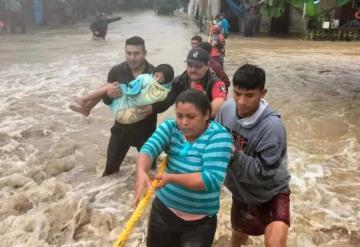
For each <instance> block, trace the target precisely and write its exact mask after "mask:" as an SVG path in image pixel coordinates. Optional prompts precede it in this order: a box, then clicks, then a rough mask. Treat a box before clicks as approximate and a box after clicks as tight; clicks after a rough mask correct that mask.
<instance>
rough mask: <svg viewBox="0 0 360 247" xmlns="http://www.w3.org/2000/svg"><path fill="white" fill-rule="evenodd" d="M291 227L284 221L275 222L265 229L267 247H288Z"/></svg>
mask: <svg viewBox="0 0 360 247" xmlns="http://www.w3.org/2000/svg"><path fill="white" fill-rule="evenodd" d="M288 229H289V226H288V225H287V224H285V223H284V222H282V221H273V222H271V223H270V224H269V225H267V226H266V228H265V236H264V238H265V246H266V247H286V246H287V235H288Z"/></svg>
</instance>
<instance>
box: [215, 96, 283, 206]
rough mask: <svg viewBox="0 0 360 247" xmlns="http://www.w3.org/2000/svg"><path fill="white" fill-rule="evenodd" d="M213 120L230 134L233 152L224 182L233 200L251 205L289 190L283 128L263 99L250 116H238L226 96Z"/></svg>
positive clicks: (276, 114)
mask: <svg viewBox="0 0 360 247" xmlns="http://www.w3.org/2000/svg"><path fill="white" fill-rule="evenodd" d="M215 121H217V122H219V123H221V124H222V125H223V126H224V127H226V128H227V129H228V130H229V131H230V132H231V134H232V136H233V142H234V145H235V148H236V152H235V155H234V157H233V159H232V161H231V163H230V165H229V168H228V173H227V176H226V178H225V185H226V187H227V188H228V189H229V190H230V191H231V192H232V195H233V197H234V198H235V199H236V200H238V201H239V202H241V203H243V204H246V205H254V204H259V203H263V202H267V201H270V200H271V199H272V198H273V197H274V196H275V195H276V194H278V193H281V192H287V191H288V190H289V181H290V175H289V172H288V170H287V152H286V149H287V140H286V131H285V127H284V125H283V123H282V121H281V119H280V115H279V114H278V113H276V112H275V111H273V110H272V109H271V108H270V107H269V106H268V104H267V102H266V101H265V100H261V102H260V105H259V107H258V109H257V111H256V112H255V113H254V114H253V115H252V116H250V117H246V118H239V117H238V115H237V110H236V104H235V102H234V100H233V99H229V100H227V101H226V102H225V103H224V105H223V106H222V108H221V109H220V111H219V112H218V114H217V116H216V118H215Z"/></svg>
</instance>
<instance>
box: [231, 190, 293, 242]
mask: <svg viewBox="0 0 360 247" xmlns="http://www.w3.org/2000/svg"><path fill="white" fill-rule="evenodd" d="M273 221H282V222H284V223H285V224H287V225H288V226H290V192H285V193H279V194H277V195H275V196H274V197H273V198H272V199H271V200H270V201H269V202H265V203H260V204H256V205H251V206H249V205H246V204H242V203H241V202H239V201H237V200H236V198H233V202H232V205H231V226H232V228H233V229H234V230H236V231H238V232H242V233H245V234H247V235H253V236H259V235H263V234H264V233H265V228H266V226H267V225H269V224H270V223H271V222H273Z"/></svg>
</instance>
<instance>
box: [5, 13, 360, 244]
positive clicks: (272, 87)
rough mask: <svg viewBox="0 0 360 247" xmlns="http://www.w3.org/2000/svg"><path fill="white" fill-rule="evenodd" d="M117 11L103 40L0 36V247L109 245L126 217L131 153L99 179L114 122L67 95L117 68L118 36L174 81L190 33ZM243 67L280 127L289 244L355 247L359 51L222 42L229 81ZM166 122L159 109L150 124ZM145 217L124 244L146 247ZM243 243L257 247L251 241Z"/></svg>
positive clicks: (352, 45) (73, 32) (72, 34)
mask: <svg viewBox="0 0 360 247" xmlns="http://www.w3.org/2000/svg"><path fill="white" fill-rule="evenodd" d="M118 14H119V15H121V16H122V17H123V19H122V20H121V21H119V22H115V23H112V24H110V26H109V31H108V35H107V39H106V41H104V42H101V41H93V40H92V39H91V35H90V30H89V28H88V25H89V23H87V22H82V23H79V24H77V25H74V26H71V27H63V28H56V29H50V28H48V29H40V30H36V31H32V32H30V33H29V34H26V35H0V221H1V224H0V246H1V247H2V246H4V247H10V246H28V247H46V246H69V247H70V246H74V247H80V246H84V247H85V246H89V247H92V246H94V247H95V246H96V247H97V246H111V245H112V243H113V242H114V241H115V240H116V238H117V235H118V234H119V233H120V231H121V230H122V229H123V227H124V225H125V223H126V221H127V219H128V218H129V216H130V215H131V212H132V208H131V200H132V198H133V188H134V175H135V165H134V164H135V159H136V151H135V150H131V151H130V152H129V154H128V156H127V158H126V160H125V162H124V163H123V165H122V166H121V169H120V172H119V173H118V174H116V175H113V176H109V177H106V178H101V177H100V175H101V173H102V170H103V168H104V163H105V157H106V148H107V142H108V139H109V136H110V128H111V126H112V124H113V116H112V114H111V112H110V110H109V109H108V108H107V106H105V105H103V104H99V105H98V106H97V107H96V108H95V109H94V110H93V111H92V113H91V115H90V117H83V116H81V115H80V114H78V113H75V112H72V111H71V110H69V109H68V106H69V103H70V98H71V97H72V96H74V95H81V94H84V93H86V92H89V91H91V90H92V89H95V88H96V87H97V86H99V85H101V84H102V83H103V82H105V81H106V77H107V73H108V71H109V69H110V68H111V67H112V66H113V65H115V64H117V63H119V62H122V61H123V60H124V42H125V39H126V38H128V37H130V36H133V35H139V36H142V37H143V38H144V39H145V40H146V46H147V51H148V53H147V59H148V60H149V61H150V62H151V63H152V64H154V65H156V64H159V63H170V64H172V65H173V66H174V68H175V71H176V73H177V74H179V73H181V72H182V71H183V70H184V69H185V63H184V60H185V58H186V54H187V52H188V50H189V48H190V38H191V36H192V35H194V34H198V33H197V29H196V27H194V25H193V24H192V22H191V21H189V19H188V18H187V17H186V16H183V15H179V14H176V15H175V16H155V15H154V14H153V12H152V11H137V12H122V13H118ZM203 37H204V38H205V39H206V36H205V35H203ZM244 63H252V64H256V65H259V66H261V67H263V68H264V69H265V70H266V72H267V86H266V87H267V89H268V94H267V95H266V99H267V100H268V102H269V103H270V104H271V105H272V106H273V108H275V109H277V110H278V111H279V112H280V113H281V115H282V118H283V120H284V122H285V125H286V128H287V134H288V146H289V148H288V153H289V170H290V172H291V175H292V180H291V227H290V231H289V240H288V245H289V246H299V247H300V246H301V247H303V246H306V247H308V246H309V247H311V246H324V247H325V246H326V247H327V246H358V244H359V242H360V224H359V222H360V162H359V160H360V143H359V141H360V128H359V126H360V47H359V44H358V43H356V42H310V41H304V40H301V39H273V38H265V37H261V38H243V37H241V36H236V35H233V36H232V37H230V38H229V39H228V40H227V45H226V58H225V69H226V72H227V73H228V75H229V76H230V77H231V76H232V74H233V73H234V71H235V70H236V69H237V68H238V67H239V66H240V65H242V64H244ZM231 89H232V88H231V87H230V91H231ZM231 95H232V94H231V92H230V94H229V97H231ZM173 115H174V114H173V108H170V109H169V110H168V111H166V112H165V113H163V114H161V115H160V117H159V121H162V120H164V119H165V118H168V117H171V116H173ZM230 205H231V195H230V194H229V192H228V191H227V190H226V189H224V190H223V192H222V200H221V209H220V212H219V218H218V219H219V220H218V222H219V223H218V229H217V233H216V237H215V243H214V246H224V247H225V246H229V245H230V243H229V239H230V233H231V226H230V218H229V212H230ZM147 214H148V211H147V213H146V214H145V215H144V216H143V217H142V220H141V221H140V222H139V223H138V224H137V226H136V228H135V229H134V231H133V233H132V234H131V237H130V239H129V241H128V245H127V246H134V247H135V246H145V239H146V226H147ZM249 246H263V240H262V238H261V237H256V238H251V239H250V241H249Z"/></svg>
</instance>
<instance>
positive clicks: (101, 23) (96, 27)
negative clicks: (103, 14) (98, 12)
mask: <svg viewBox="0 0 360 247" xmlns="http://www.w3.org/2000/svg"><path fill="white" fill-rule="evenodd" d="M119 20H121V17H114V18H106V19H101V18H96V19H95V21H93V22H92V23H91V25H90V29H91V31H92V32H93V36H94V37H99V38H102V39H105V36H106V33H107V29H108V25H109V24H110V23H111V22H115V21H119Z"/></svg>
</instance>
